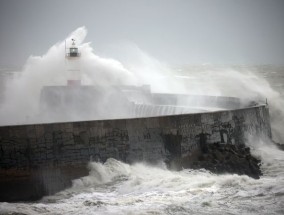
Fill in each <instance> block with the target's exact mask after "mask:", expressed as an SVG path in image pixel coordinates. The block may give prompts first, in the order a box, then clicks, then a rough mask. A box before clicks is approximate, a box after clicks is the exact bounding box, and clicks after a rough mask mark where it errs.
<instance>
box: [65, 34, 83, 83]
mask: <svg viewBox="0 0 284 215" xmlns="http://www.w3.org/2000/svg"><path fill="white" fill-rule="evenodd" d="M71 40H72V44H71V46H70V47H68V48H67V47H66V42H65V66H66V71H67V77H68V79H67V85H68V86H80V85H81V69H80V57H81V53H80V52H79V50H78V47H77V46H76V43H75V39H71Z"/></svg>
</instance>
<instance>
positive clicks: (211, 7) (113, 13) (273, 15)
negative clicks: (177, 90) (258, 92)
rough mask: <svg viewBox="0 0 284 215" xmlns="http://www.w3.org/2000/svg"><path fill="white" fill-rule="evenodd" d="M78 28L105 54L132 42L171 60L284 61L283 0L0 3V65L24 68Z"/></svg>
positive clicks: (39, 0)
mask: <svg viewBox="0 0 284 215" xmlns="http://www.w3.org/2000/svg"><path fill="white" fill-rule="evenodd" d="M80 26H86V27H87V29H88V36H87V39H86V41H91V42H92V46H93V47H94V49H95V51H97V53H104V54H107V55H108V56H112V53H111V51H110V50H107V47H108V46H109V44H120V42H121V41H129V42H131V43H135V44H137V45H138V46H139V47H140V48H141V49H142V50H144V51H145V52H147V53H149V54H150V55H152V56H154V57H155V58H157V59H159V60H162V61H164V62H168V63H171V64H201V63H212V64H275V65H284V0H80V1H79V0H0V65H2V66H3V65H9V66H21V65H23V64H24V62H25V61H26V59H27V58H28V57H29V56H30V55H43V54H44V53H45V52H46V51H47V50H48V48H49V47H50V46H51V45H53V44H54V43H56V42H58V41H61V40H63V39H64V38H65V37H66V36H67V35H68V34H69V33H70V32H72V31H73V30H75V29H76V28H78V27H80ZM114 57H115V56H114Z"/></svg>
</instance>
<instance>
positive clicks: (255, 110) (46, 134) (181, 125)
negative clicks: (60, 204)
mask: <svg viewBox="0 0 284 215" xmlns="http://www.w3.org/2000/svg"><path fill="white" fill-rule="evenodd" d="M250 135H251V136H255V137H266V138H270V137H271V128H270V122H269V110H268V107H267V105H258V106H253V107H248V108H242V109H236V110H224V111H217V112H206V113H196V114H183V115H171V116H159V117H148V118H134V119H118V120H97V121H83V122H66V123H52V124H34V125H17V126H3V127H0V190H1V192H0V201H19V200H36V199H39V198H40V197H42V196H44V195H49V194H53V193H55V192H57V191H59V190H62V189H64V188H66V187H68V186H70V185H71V180H72V179H74V178H78V177H82V176H84V175H87V174H88V169H87V164H88V162H89V161H101V162H104V161H106V160H107V159H108V158H115V159H118V160H121V161H124V162H127V163H132V162H137V161H145V162H158V161H161V160H163V161H166V162H168V163H171V162H172V161H175V160H177V159H178V158H179V159H181V158H183V157H189V156H191V155H192V154H193V153H194V151H195V150H196V149H198V148H199V147H200V146H201V145H204V144H213V143H220V144H236V145H237V144H244V143H245V142H246V140H247V138H248V136H250Z"/></svg>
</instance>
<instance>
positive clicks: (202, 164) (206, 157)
mask: <svg viewBox="0 0 284 215" xmlns="http://www.w3.org/2000/svg"><path fill="white" fill-rule="evenodd" d="M181 165H182V167H183V168H192V169H201V168H204V169H207V170H210V171H211V172H213V173H218V174H220V173H235V174H238V175H248V176H250V177H252V178H255V179H259V177H260V176H261V175H262V173H261V170H260V165H261V161H260V160H259V159H257V158H255V157H253V156H252V155H251V153H250V148H248V147H246V146H244V145H238V146H236V145H232V144H220V143H214V144H207V148H206V150H204V149H203V150H199V151H198V152H196V154H195V156H190V158H189V157H185V158H183V159H182V161H181Z"/></svg>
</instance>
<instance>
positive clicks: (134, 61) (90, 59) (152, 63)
mask: <svg viewBox="0 0 284 215" xmlns="http://www.w3.org/2000/svg"><path fill="white" fill-rule="evenodd" d="M86 34H87V30H86V28H85V27H81V28H78V29H77V30H75V31H74V32H72V33H71V34H70V35H69V36H68V37H67V38H66V39H65V40H63V41H61V42H58V43H57V44H55V45H54V46H52V47H51V48H50V49H49V50H48V51H47V53H46V54H45V55H43V56H31V57H30V58H29V59H28V60H27V63H26V65H25V66H24V68H23V71H22V72H20V73H19V75H18V76H17V77H15V78H14V79H13V80H12V81H11V82H9V83H8V85H7V86H6V90H5V94H4V97H5V99H4V101H3V102H2V105H1V106H0V119H1V125H7V124H22V123H40V122H52V121H60V120H61V121H70V120H71V121H72V120H92V119H98V118H100V116H97V115H96V114H97V113H92V114H89V113H86V114H85V115H83V117H82V116H76V114H77V113H74V112H70V111H69V109H68V107H66V108H64V114H63V113H62V114H61V115H62V116H64V117H65V118H64V117H63V118H62V119H57V118H56V117H58V116H59V115H60V114H57V115H56V117H52V111H48V110H47V111H45V113H44V114H45V116H43V115H42V112H40V108H39V104H40V93H41V90H42V88H43V87H44V86H65V85H66V82H67V80H68V78H69V75H70V74H68V71H66V59H65V51H66V50H65V41H66V46H67V47H69V46H70V45H71V38H73V39H75V41H76V43H77V45H78V47H79V50H80V52H81V59H80V61H81V62H80V67H81V68H80V69H81V78H82V84H83V85H89V86H90V85H93V86H110V85H136V86H137V85H138V86H141V85H150V86H151V90H152V92H159V93H182V94H191V95H213V96H231V97H239V98H240V99H241V100H242V101H243V102H244V103H245V104H246V105H247V101H253V100H257V101H259V100H262V102H263V103H264V102H265V99H266V98H267V99H268V103H269V105H270V109H271V111H270V112H271V119H272V126H273V136H274V138H275V139H276V141H278V142H283V140H284V136H283V132H282V130H283V128H284V125H283V120H282V119H283V117H284V114H283V111H282V107H283V106H284V102H283V98H281V95H280V93H279V92H277V91H275V90H274V89H272V88H271V86H270V85H269V83H268V82H267V81H266V80H265V79H264V78H263V77H261V76H260V75H259V74H258V73H257V71H251V70H250V68H248V69H246V68H238V67H234V68H230V67H224V66H223V67H216V66H213V65H212V66H210V65H205V66H188V67H182V68H179V69H177V68H172V67H171V66H169V65H167V64H166V63H164V62H160V61H158V60H157V59H155V58H153V57H152V56H150V55H149V54H147V53H145V52H144V51H142V50H141V49H140V48H139V47H138V46H137V45H135V44H127V45H125V44H122V46H120V49H121V50H120V52H119V53H118V55H119V56H122V57H121V62H119V61H117V60H113V59H110V58H107V59H106V58H102V57H99V56H98V55H96V54H94V50H93V49H92V47H91V44H90V43H84V39H85V37H86ZM86 97H87V96H86ZM88 98H90V101H93V103H94V104H93V105H94V106H96V105H97V104H98V103H99V102H95V101H96V98H94V96H93V95H92V93H90V95H88ZM112 99H113V97H108V96H106V97H104V98H102V100H101V101H100V103H106V104H107V106H108V107H105V106H104V105H102V108H101V109H102V110H104V111H105V112H106V113H105V114H104V115H103V116H109V118H113V117H114V118H117V117H119V116H124V115H123V114H121V113H119V111H121V110H118V111H116V112H115V111H114V110H113V109H112V108H111V107H112V106H113V105H109V104H112V103H111V100H112ZM117 99H119V98H117ZM78 103H79V102H78ZM90 103H91V102H90ZM113 103H114V101H113ZM78 109H79V110H78V111H77V112H80V113H81V112H84V108H83V107H82V105H81V106H80V105H79V107H78ZM49 112H50V113H49Z"/></svg>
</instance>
